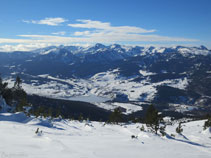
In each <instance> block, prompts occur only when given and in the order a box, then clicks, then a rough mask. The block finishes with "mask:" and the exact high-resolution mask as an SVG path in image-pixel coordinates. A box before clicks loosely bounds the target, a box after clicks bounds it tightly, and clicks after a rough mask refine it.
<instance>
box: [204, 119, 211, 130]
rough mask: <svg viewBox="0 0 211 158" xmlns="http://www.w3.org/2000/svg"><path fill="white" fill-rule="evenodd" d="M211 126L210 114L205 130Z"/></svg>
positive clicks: (205, 123)
mask: <svg viewBox="0 0 211 158" xmlns="http://www.w3.org/2000/svg"><path fill="white" fill-rule="evenodd" d="M209 127H211V117H210V116H209V117H208V119H207V121H205V122H204V130H206V129H207V128H209Z"/></svg>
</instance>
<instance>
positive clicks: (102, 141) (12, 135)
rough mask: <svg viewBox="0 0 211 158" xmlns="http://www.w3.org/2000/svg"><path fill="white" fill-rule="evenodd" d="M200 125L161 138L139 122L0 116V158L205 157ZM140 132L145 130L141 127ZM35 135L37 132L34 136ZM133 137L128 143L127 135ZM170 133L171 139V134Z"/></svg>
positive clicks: (209, 145)
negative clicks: (107, 122) (111, 123)
mask: <svg viewBox="0 0 211 158" xmlns="http://www.w3.org/2000/svg"><path fill="white" fill-rule="evenodd" d="M203 124H204V121H194V122H189V123H184V124H182V128H183V133H182V135H179V134H176V132H175V128H176V127H177V126H178V124H177V123H175V124H174V125H172V126H170V125H169V126H167V128H166V132H167V134H168V135H167V136H166V137H162V136H158V135H155V134H153V133H150V132H143V131H140V127H141V126H142V124H140V123H136V124H122V125H109V124H106V125H104V123H101V122H86V121H85V122H78V121H68V120H61V119H53V120H50V119H44V118H34V117H30V118H28V117H26V116H24V114H22V113H15V114H11V113H1V114H0V136H1V137H0V157H1V158H8V157H9V158H20V157H21V158H25V157H27V158H44V157H45V158H46V157H48V158H58V157H60V158H70V157H71V158H79V157H81V158H82V157H83V158H108V157H110V158H117V157H121V158H129V157H131V158H140V157H147V158H154V157H156V158H165V157H171V158H190V157H191V158H192V157H194V158H198V157H200V158H210V155H211V141H210V137H211V134H210V132H209V129H207V130H205V131H203ZM145 128H146V126H145ZM36 131H38V132H37V134H36V133H35V132H36ZM132 135H134V136H137V139H136V138H135V139H131V136H132ZM171 135H175V137H173V136H171Z"/></svg>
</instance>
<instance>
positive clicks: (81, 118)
mask: <svg viewBox="0 0 211 158" xmlns="http://www.w3.org/2000/svg"><path fill="white" fill-rule="evenodd" d="M83 120H84V117H83V114H82V113H80V115H79V117H78V121H80V122H82V121H83Z"/></svg>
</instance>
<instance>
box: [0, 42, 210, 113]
mask: <svg viewBox="0 0 211 158" xmlns="http://www.w3.org/2000/svg"><path fill="white" fill-rule="evenodd" d="M0 72H1V74H2V76H3V78H5V79H6V80H7V81H8V82H9V84H10V85H11V86H12V84H13V83H14V78H15V77H16V76H17V75H19V76H20V77H21V78H22V79H23V88H24V89H25V90H26V91H27V93H29V94H36V95H40V96H46V97H50V98H59V99H66V100H80V101H86V102H90V103H93V104H95V105H96V106H99V107H101V108H105V109H108V110H112V109H114V108H115V107H117V106H120V107H122V108H123V110H124V113H125V114H130V113H133V112H138V111H141V110H143V109H144V107H145V105H147V104H151V103H153V104H155V105H156V106H157V107H158V108H159V109H160V110H162V111H163V112H177V113H183V114H184V113H185V114H191V115H193V114H195V115H198V114H199V112H200V114H203V113H205V112H207V111H210V109H211V108H210V107H211V91H210V89H211V50H209V49H207V48H206V47H204V46H200V47H184V46H177V47H169V48H166V47H160V48H156V47H140V46H123V45H118V44H113V45H109V46H105V45H103V44H99V43H98V44H96V45H94V46H90V47H85V48H84V47H80V46H58V47H57V46H50V47H46V48H41V49H37V50H34V51H31V52H10V53H5V52H1V53H0Z"/></svg>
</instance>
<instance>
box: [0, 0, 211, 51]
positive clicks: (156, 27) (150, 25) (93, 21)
mask: <svg viewBox="0 0 211 158" xmlns="http://www.w3.org/2000/svg"><path fill="white" fill-rule="evenodd" d="M210 6H211V1H210V0H0V30H1V32H0V50H7V51H10V50H29V49H35V48H38V47H45V46H48V45H60V44H64V45H92V44H95V43H104V44H112V43H119V44H125V45H143V46H145V45H155V46H173V45H188V46H199V45H205V46H207V47H208V48H211V9H210Z"/></svg>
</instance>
